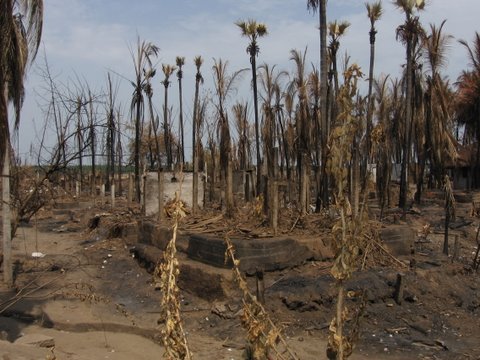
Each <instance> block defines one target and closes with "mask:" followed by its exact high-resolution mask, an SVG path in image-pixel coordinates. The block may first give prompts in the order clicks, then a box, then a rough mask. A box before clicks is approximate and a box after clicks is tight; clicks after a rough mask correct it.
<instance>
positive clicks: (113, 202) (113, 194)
mask: <svg viewBox="0 0 480 360" xmlns="http://www.w3.org/2000/svg"><path fill="white" fill-rule="evenodd" d="M110 195H111V196H112V209H114V208H115V184H114V183H112V184H111V185H110Z"/></svg>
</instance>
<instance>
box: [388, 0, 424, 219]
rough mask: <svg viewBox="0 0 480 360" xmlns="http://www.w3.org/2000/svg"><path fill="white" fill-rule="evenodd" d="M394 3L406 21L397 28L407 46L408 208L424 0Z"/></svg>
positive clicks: (403, 187)
mask: <svg viewBox="0 0 480 360" xmlns="http://www.w3.org/2000/svg"><path fill="white" fill-rule="evenodd" d="M393 3H394V5H395V6H396V7H397V8H399V9H400V10H402V11H403V13H404V14H405V22H404V23H403V24H402V25H400V26H399V27H398V28H397V39H399V40H400V41H401V42H402V43H404V44H405V47H406V61H407V66H406V75H405V76H406V89H405V118H404V131H405V135H404V141H403V147H402V167H401V173H400V196H399V201H398V206H399V207H401V208H403V209H404V210H406V206H407V192H408V168H409V163H410V147H411V136H412V134H411V132H412V131H411V130H412V121H413V109H412V105H413V104H412V102H413V71H414V68H413V62H414V54H415V48H416V44H417V43H418V38H419V36H420V33H421V25H420V21H419V18H418V16H415V12H417V11H420V10H423V8H424V7H425V1H424V0H395V1H394V2H393Z"/></svg>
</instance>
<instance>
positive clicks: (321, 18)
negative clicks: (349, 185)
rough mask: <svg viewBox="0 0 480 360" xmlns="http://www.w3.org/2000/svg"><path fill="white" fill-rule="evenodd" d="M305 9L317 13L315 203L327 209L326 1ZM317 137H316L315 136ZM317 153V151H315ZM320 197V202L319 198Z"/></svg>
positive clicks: (316, 1)
mask: <svg viewBox="0 0 480 360" xmlns="http://www.w3.org/2000/svg"><path fill="white" fill-rule="evenodd" d="M307 9H308V10H311V11H313V13H316V12H317V13H318V23H319V26H318V28H319V34H320V121H321V124H322V126H321V129H320V130H321V134H320V136H319V137H320V139H321V141H319V142H318V144H317V146H320V148H321V150H320V151H319V152H321V154H322V163H321V176H320V177H321V180H320V182H321V190H320V193H319V194H317V203H321V204H322V205H323V207H325V208H328V198H329V193H328V187H329V186H328V174H327V171H326V163H327V141H328V128H329V127H328V119H327V112H328V110H327V109H328V104H327V93H328V58H327V0H307ZM317 136H318V135H317ZM317 151H318V150H317ZM320 197H321V201H319V198H320Z"/></svg>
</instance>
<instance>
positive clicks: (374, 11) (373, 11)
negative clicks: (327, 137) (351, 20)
mask: <svg viewBox="0 0 480 360" xmlns="http://www.w3.org/2000/svg"><path fill="white" fill-rule="evenodd" d="M365 6H366V8H367V14H368V18H369V20H370V32H369V35H370V66H369V71H368V97H367V129H366V134H365V150H366V151H365V160H364V161H365V164H364V165H363V174H362V179H363V189H365V188H366V185H367V181H366V175H367V171H368V169H367V167H368V161H369V158H370V151H371V147H372V146H371V134H370V133H371V132H372V116H373V105H374V103H375V102H374V101H373V99H372V91H373V82H374V78H373V70H374V67H375V39H376V35H377V29H376V28H375V23H376V22H377V21H378V20H379V19H380V17H381V16H382V14H383V9H382V2H381V1H377V2H374V3H367V4H365Z"/></svg>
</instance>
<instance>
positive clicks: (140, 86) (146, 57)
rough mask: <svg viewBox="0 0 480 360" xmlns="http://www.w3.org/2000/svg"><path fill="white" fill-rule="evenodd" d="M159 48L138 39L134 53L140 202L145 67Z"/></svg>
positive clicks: (132, 110)
mask: <svg viewBox="0 0 480 360" xmlns="http://www.w3.org/2000/svg"><path fill="white" fill-rule="evenodd" d="M159 50H160V49H159V48H158V47H157V46H156V45H154V44H152V43H149V42H145V41H141V42H140V38H138V39H137V53H136V55H134V54H133V53H132V54H131V55H132V58H133V64H134V67H135V80H134V81H131V84H132V86H133V89H134V90H133V94H132V101H131V103H130V115H131V117H132V120H133V123H134V124H135V148H134V154H133V156H134V167H135V169H134V172H135V200H136V201H137V202H138V203H139V202H140V141H141V138H142V127H143V120H144V115H145V101H144V96H143V95H144V88H145V85H146V83H147V80H146V79H145V76H144V69H145V68H146V67H147V66H148V67H152V61H151V58H152V57H153V56H157V54H158V52H159Z"/></svg>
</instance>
